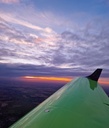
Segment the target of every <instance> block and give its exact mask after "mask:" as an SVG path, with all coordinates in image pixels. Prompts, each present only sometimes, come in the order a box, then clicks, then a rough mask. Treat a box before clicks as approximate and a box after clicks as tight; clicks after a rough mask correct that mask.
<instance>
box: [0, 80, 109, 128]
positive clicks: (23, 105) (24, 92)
mask: <svg viewBox="0 0 109 128" xmlns="http://www.w3.org/2000/svg"><path fill="white" fill-rule="evenodd" d="M63 85H64V84H62V83H61V84H60V83H57V84H56V83H49V84H48V83H30V82H19V81H9V80H5V81H4V80H0V128H7V127H9V126H10V125H12V124H13V123H14V122H16V121H17V120H18V119H20V118H21V117H22V116H24V115H25V114H27V113H28V112H29V111H30V110H32V109H33V108H34V107H36V106H37V105H38V104H39V103H41V102H42V101H44V100H45V99H46V98H47V97H49V96H50V95H51V94H53V93H54V92H55V91H57V90H58V89H59V88H60V87H62V86H63ZM104 90H105V91H106V93H107V94H108V96H109V88H104Z"/></svg>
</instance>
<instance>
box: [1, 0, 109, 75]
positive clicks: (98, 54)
mask: <svg viewBox="0 0 109 128" xmlns="http://www.w3.org/2000/svg"><path fill="white" fill-rule="evenodd" d="M0 2H2V3H3V2H4V3H16V2H19V1H15V0H2V1H0ZM0 7H1V9H0V63H1V65H0V66H1V67H2V66H3V65H4V67H5V68H6V67H7V65H9V66H10V65H15V67H16V70H17V71H18V69H19V66H18V65H17V64H20V65H25V66H27V67H28V65H29V68H27V69H28V70H29V69H30V67H31V68H33V67H35V66H34V65H36V67H37V69H33V70H31V72H28V71H27V69H25V68H24V69H23V70H21V72H20V73H19V72H16V70H15V69H13V68H12V69H11V70H12V71H13V73H12V74H20V75H22V74H23V72H22V71H24V75H26V73H27V74H28V75H29V73H30V74H33V75H34V74H36V75H38V74H39V75H43V74H44V73H45V74H46V75H65V73H66V74H67V75H70V76H71V73H72V72H70V71H71V70H73V72H74V73H75V74H80V72H82V71H83V72H87V71H89V72H90V71H93V70H95V69H96V68H103V69H104V71H105V72H106V73H104V74H105V76H106V75H107V71H109V66H108V65H109V50H108V48H109V36H108V35H109V28H108V27H107V26H109V22H108V21H109V19H108V17H107V18H106V19H105V21H104V19H103V16H104V17H105V16H106V15H103V14H101V15H95V16H94V17H93V18H92V16H91V15H90V13H86V12H82V13H80V12H79V11H78V12H76V13H73V14H72V15H70V16H63V15H62V16H61V18H60V16H59V15H57V13H56V12H49V11H48V10H47V11H45V10H44V11H40V10H38V9H37V8H36V7H37V6H35V5H33V4H30V5H28V4H26V3H19V4H18V5H14V6H13V5H3V6H0ZM15 8H16V9H15ZM13 9H14V10H15V11H13ZM24 10H25V11H24ZM20 14H22V15H20ZM81 17H85V19H84V20H83V19H81ZM80 19H81V23H80ZM88 19H89V20H88ZM77 20H78V21H77ZM5 64H6V65H5ZM16 65H17V66H16ZM30 65H32V66H30ZM42 65H43V66H42ZM5 68H4V70H5ZM1 69H2V68H1ZM6 69H7V68H6ZM20 69H21V68H20ZM8 70H9V69H7V71H8ZM11 70H9V71H10V72H11ZM37 70H38V72H40V73H36V72H35V71H37ZM39 70H40V71H39ZM47 70H48V72H47ZM19 71H20V70H19ZM50 71H51V73H50ZM14 72H15V73H14ZM32 72H33V73H32ZM2 73H3V72H2ZM10 74H11V73H10ZM45 74H44V75H45ZM2 75H3V74H1V76H2Z"/></svg>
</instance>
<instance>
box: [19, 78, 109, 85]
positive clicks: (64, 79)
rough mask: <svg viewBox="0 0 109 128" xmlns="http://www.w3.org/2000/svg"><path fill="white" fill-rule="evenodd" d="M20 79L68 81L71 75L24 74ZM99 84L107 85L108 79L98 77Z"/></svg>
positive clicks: (108, 83)
mask: <svg viewBox="0 0 109 128" xmlns="http://www.w3.org/2000/svg"><path fill="white" fill-rule="evenodd" d="M21 79H22V80H26V81H33V82H35V81H36V82H37V81H39V82H41V81H43V82H44V81H45V82H65V83H67V82H70V81H71V80H73V78H71V77H54V76H50V77H46V76H24V77H22V78H21ZM98 82H99V84H101V85H106V86H108V85H109V79H108V78H100V79H99V81H98Z"/></svg>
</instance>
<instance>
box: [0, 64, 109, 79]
mask: <svg viewBox="0 0 109 128" xmlns="http://www.w3.org/2000/svg"><path fill="white" fill-rule="evenodd" d="M92 72H93V70H90V71H88V70H83V69H82V68H80V70H78V69H72V68H70V69H67V68H64V69H61V68H56V67H46V66H44V65H40V66H38V65H22V64H0V77H7V78H14V77H21V76H70V77H74V76H87V75H89V74H90V73H92ZM108 75H109V70H107V71H105V70H104V72H103V74H102V76H105V77H107V76H108Z"/></svg>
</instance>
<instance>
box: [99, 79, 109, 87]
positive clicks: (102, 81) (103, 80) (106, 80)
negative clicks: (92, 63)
mask: <svg viewBox="0 0 109 128" xmlns="http://www.w3.org/2000/svg"><path fill="white" fill-rule="evenodd" d="M98 82H99V83H100V84H102V85H105V86H109V78H100V79H99V81H98Z"/></svg>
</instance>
